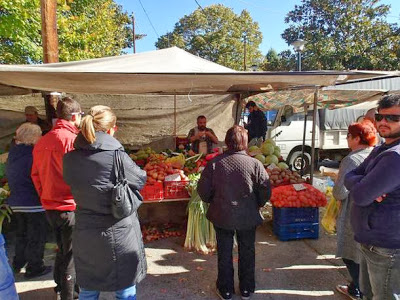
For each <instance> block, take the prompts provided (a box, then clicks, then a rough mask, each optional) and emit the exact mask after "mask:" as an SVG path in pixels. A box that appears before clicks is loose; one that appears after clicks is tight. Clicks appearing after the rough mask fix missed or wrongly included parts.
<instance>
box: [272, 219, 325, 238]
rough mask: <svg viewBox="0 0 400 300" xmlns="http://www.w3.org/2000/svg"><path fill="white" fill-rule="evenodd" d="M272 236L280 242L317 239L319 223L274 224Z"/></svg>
mask: <svg viewBox="0 0 400 300" xmlns="http://www.w3.org/2000/svg"><path fill="white" fill-rule="evenodd" d="M273 229H274V234H275V235H276V236H277V237H278V239H279V240H281V241H289V240H298V239H318V237H319V223H293V224H286V225H282V224H275V223H274V228H273Z"/></svg>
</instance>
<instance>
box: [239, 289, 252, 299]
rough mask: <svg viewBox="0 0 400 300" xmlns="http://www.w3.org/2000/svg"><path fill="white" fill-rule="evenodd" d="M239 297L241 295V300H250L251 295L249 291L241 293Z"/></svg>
mask: <svg viewBox="0 0 400 300" xmlns="http://www.w3.org/2000/svg"><path fill="white" fill-rule="evenodd" d="M241 295H242V300H248V299H250V296H251V293H250V292H249V291H242V292H241Z"/></svg>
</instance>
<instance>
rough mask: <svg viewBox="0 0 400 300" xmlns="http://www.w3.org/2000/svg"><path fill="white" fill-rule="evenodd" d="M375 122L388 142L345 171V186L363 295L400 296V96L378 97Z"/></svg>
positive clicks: (387, 297) (370, 297) (380, 297)
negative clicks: (349, 200) (348, 196)
mask: <svg viewBox="0 0 400 300" xmlns="http://www.w3.org/2000/svg"><path fill="white" fill-rule="evenodd" d="M375 122H376V128H377V130H378V132H379V134H380V135H381V136H382V137H383V138H385V143H384V144H382V145H380V146H378V147H376V148H375V149H374V150H373V151H372V152H371V154H370V155H369V156H368V157H367V159H366V160H365V161H364V162H363V163H362V164H361V165H360V166H359V167H357V168H356V169H354V170H353V171H351V172H349V173H348V174H347V175H346V179H345V186H346V188H347V189H348V190H349V191H350V197H352V199H353V207H352V211H351V223H352V227H353V230H354V238H355V240H356V241H357V242H359V243H360V248H361V254H362V255H361V256H362V257H361V261H360V281H361V282H360V283H361V291H362V293H363V294H364V297H365V298H364V299H400V95H389V96H385V97H383V98H382V99H381V100H380V101H379V104H378V113H377V114H375Z"/></svg>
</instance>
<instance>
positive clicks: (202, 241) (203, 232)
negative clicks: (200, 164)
mask: <svg viewBox="0 0 400 300" xmlns="http://www.w3.org/2000/svg"><path fill="white" fill-rule="evenodd" d="M199 179H200V174H190V175H189V180H190V183H189V185H188V190H189V194H190V201H189V204H188V209H187V211H188V222H187V229H186V239H185V244H184V247H185V249H187V250H195V251H197V252H200V253H202V254H208V253H210V252H213V251H215V249H216V244H217V243H216V237H215V230H214V226H213V224H212V223H211V222H210V221H209V220H207V218H206V214H207V210H208V206H209V204H208V203H205V202H203V201H202V200H201V198H200V196H199V194H198V193H197V182H198V181H199Z"/></svg>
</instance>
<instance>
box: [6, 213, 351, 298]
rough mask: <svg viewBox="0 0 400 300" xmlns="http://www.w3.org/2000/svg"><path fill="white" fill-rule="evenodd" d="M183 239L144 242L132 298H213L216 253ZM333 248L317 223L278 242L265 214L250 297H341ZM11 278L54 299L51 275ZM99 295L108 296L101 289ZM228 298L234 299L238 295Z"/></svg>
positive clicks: (340, 269)
mask: <svg viewBox="0 0 400 300" xmlns="http://www.w3.org/2000/svg"><path fill="white" fill-rule="evenodd" d="M12 240H13V239H12V237H10V238H9V241H8V243H9V244H8V246H7V249H8V253H9V257H10V258H11V257H12V255H13V245H12ZM183 242H184V238H183V237H172V238H168V239H163V240H158V241H154V242H151V243H148V244H146V256H147V261H148V274H147V277H146V278H145V279H144V280H143V281H142V282H141V283H140V284H138V286H137V293H138V299H146V300H147V299H151V300H153V299H154V300H157V299H163V300H172V299H191V300H196V299H218V297H217V296H216V294H215V280H216V275H217V271H216V266H217V256H216V255H201V254H198V253H195V252H188V251H185V250H184V249H183V247H182V245H183ZM48 248H50V249H46V253H45V260H46V264H48V265H53V263H54V258H55V252H54V249H51V247H48ZM335 249H336V237H335V236H332V235H327V234H325V233H324V231H323V230H322V229H321V228H320V237H319V239H317V240H311V239H308V240H307V239H306V240H294V241H286V242H282V241H279V240H278V239H277V238H276V237H275V236H274V234H273V233H272V221H271V219H269V218H267V219H266V221H265V222H264V224H263V225H262V226H260V227H259V228H258V230H257V240H256V292H255V294H254V295H253V297H252V299H255V300H256V299H285V300H291V299H293V300H294V299H296V300H297V299H304V300H305V299H324V300H325V299H343V300H344V299H347V298H346V297H345V296H344V295H341V294H339V293H338V292H336V291H335V286H336V285H337V284H343V283H346V282H347V279H348V275H347V271H346V269H345V267H344V265H343V264H342V261H341V260H339V259H335V258H334V253H335ZM234 261H237V253H235V254H234ZM236 267H237V263H235V272H236V271H237V268H236ZM236 274H237V272H236ZM235 276H236V277H235V280H236V282H235V285H236V291H237V292H238V282H237V275H235ZM15 279H16V286H17V291H18V293H19V296H20V299H21V300H33V299H35V300H37V299H43V300H46V299H56V295H55V293H54V291H53V287H54V286H55V283H54V281H53V280H52V274H48V275H46V276H43V277H40V278H35V279H32V280H26V279H25V278H24V277H23V275H22V274H19V275H17V276H16V278H15ZM100 299H103V300H105V299H114V296H113V294H112V293H102V294H101V297H100ZM234 299H240V295H239V294H237V295H235V297H234Z"/></svg>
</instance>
